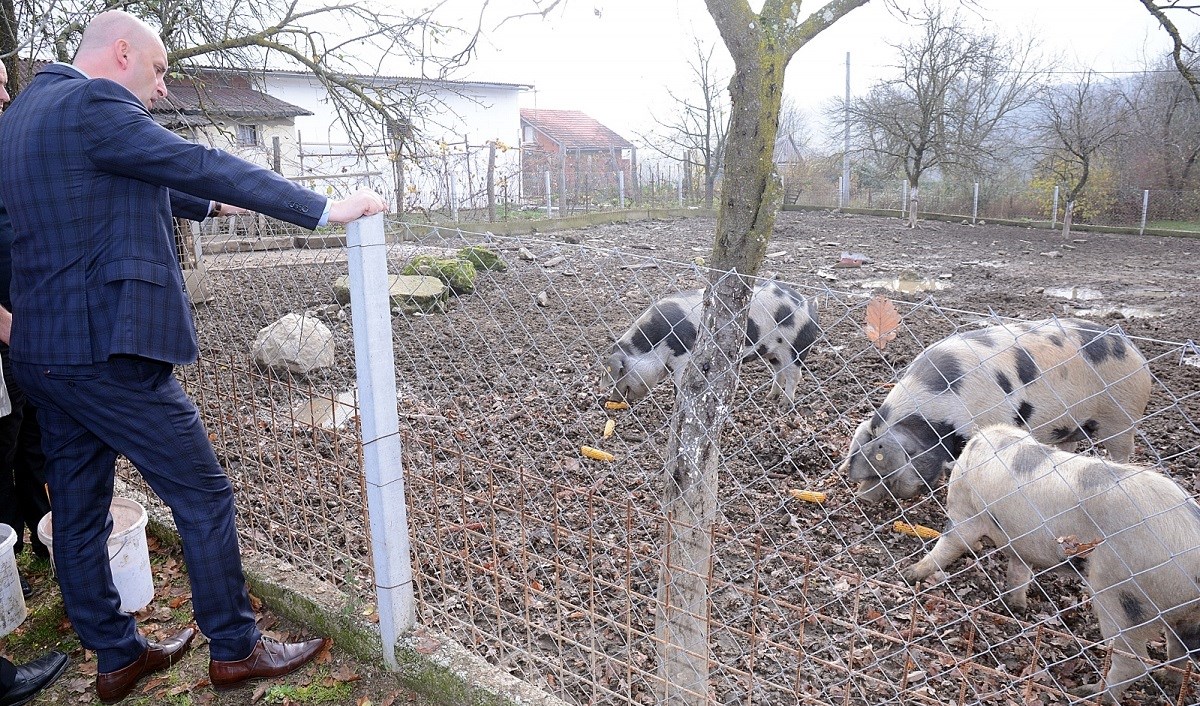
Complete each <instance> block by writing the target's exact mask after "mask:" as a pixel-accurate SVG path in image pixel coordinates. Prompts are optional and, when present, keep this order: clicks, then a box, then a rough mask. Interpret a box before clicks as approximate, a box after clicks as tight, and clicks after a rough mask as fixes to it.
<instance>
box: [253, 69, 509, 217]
mask: <svg viewBox="0 0 1200 706" xmlns="http://www.w3.org/2000/svg"><path fill="white" fill-rule="evenodd" d="M262 80H263V85H262V86H261V87H260V89H259V90H262V91H263V92H265V93H267V94H269V95H271V96H274V97H275V98H278V99H280V100H283V101H286V102H288V103H291V104H293V105H297V106H300V107H302V108H305V109H307V110H310V111H312V113H313V115H311V116H299V117H297V118H296V119H295V133H296V134H295V136H294V138H293V144H294V145H295V148H296V151H295V154H296V163H295V167H296V168H295V171H294V172H292V175H301V174H305V175H315V176H318V177H322V178H320V179H319V181H318V183H319V184H320V186H318V187H317V188H318V190H329V191H330V192H331V193H334V194H337V195H343V194H347V193H351V192H353V191H354V190H356V189H358V188H360V187H369V188H372V189H375V190H377V191H379V192H380V193H382V194H383V195H384V196H385V197H386V198H388V199H389V200H391V201H392V203H396V192H397V187H398V185H400V186H402V188H403V191H404V206H405V210H406V211H407V210H441V211H449V210H451V208H452V203H451V195H453V201H454V203H455V204H456V205H457V208H459V209H466V208H485V207H486V204H487V201H486V181H487V161H488V143H489V142H491V141H494V140H499V141H500V142H502V143H504V145H512V146H515V145H517V144H518V141H519V137H520V132H519V130H520V108H519V106H518V99H519V96H520V90H519V88H517V87H515V86H512V87H503V86H479V85H472V84H439V83H436V82H422V83H419V84H416V85H415V86H414V87H413V91H414V94H415V98H416V100H417V101H418V102H419V103H420V104H421V105H423V106H424V110H423V111H422V113H421V115H418V116H416V117H415V118H414V128H415V131H416V133H417V141H416V143H415V144H414V145H412V146H410V147H409V148H408V149H409V150H411V154H410V153H409V152H406V155H405V158H404V160H403V161H402V163H401V165H400V169H397V165H396V162H395V155H394V153H393V151H392V149H391V145H390V144H388V143H387V141H386V140H385V133H384V129H383V125H382V123H381V124H380V125H379V127H378V129H377V130H376V131H375V132H373V134H371V135H368V136H367V137H366V139H365V143H364V144H362V145H358V146H352V145H351V144H350V140H349V136H348V134H347V132H346V130H345V128H344V127H343V126H342V124H341V122H340V121H339V119H338V116H337V112H336V110H334V108H333V106H332V104H331V102H330V100H329V96H328V94H327V93H326V90H325V88H324V87H323V86H322V85H321V84H320V82H318V81H317V80H316V78H314V77H311V76H303V75H297V74H282V73H275V74H267V75H266V76H265V77H263V79H262ZM451 89H453V90H451ZM464 137H465V138H466V143H465V145H464ZM398 172H399V173H398ZM518 173H519V159H518V157H517V150H515V149H511V150H502V149H501V150H497V154H496V179H497V187H496V188H497V198H498V199H499V198H501V196H500V190H501V185H500V182H501V180H504V179H505V178H506V177H507V178H509V179H511V181H512V182H513V183H514V185H515V184H516V182H517V181H518V180H517V175H518Z"/></svg>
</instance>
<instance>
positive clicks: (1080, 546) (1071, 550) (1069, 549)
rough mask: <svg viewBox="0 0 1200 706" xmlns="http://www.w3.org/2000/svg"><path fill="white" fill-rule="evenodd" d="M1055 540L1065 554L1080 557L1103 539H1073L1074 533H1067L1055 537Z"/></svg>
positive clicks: (1090, 551)
mask: <svg viewBox="0 0 1200 706" xmlns="http://www.w3.org/2000/svg"><path fill="white" fill-rule="evenodd" d="M1055 541H1056V542H1058V543H1059V545H1060V546H1062V548H1063V551H1064V552H1066V554H1067V556H1069V557H1076V558H1080V559H1082V558H1084V557H1086V556H1087V555H1088V554H1091V553H1092V550H1093V549H1095V548H1096V547H1097V545H1099V544H1100V543H1101V542H1103V541H1104V540H1103V539H1093V540H1092V541H1090V542H1080V541H1079V540H1077V539H1075V535H1073V534H1068V535H1067V536H1065V537H1056V538H1055Z"/></svg>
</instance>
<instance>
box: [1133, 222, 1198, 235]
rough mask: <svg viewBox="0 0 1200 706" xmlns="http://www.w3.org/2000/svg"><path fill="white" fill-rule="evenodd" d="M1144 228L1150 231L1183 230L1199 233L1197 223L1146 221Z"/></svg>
mask: <svg viewBox="0 0 1200 706" xmlns="http://www.w3.org/2000/svg"><path fill="white" fill-rule="evenodd" d="M1146 228H1148V229H1151V230H1183V231H1192V232H1197V233H1200V222H1197V221H1146Z"/></svg>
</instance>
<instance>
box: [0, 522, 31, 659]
mask: <svg viewBox="0 0 1200 706" xmlns="http://www.w3.org/2000/svg"><path fill="white" fill-rule="evenodd" d="M16 545H17V531H16V530H14V529H13V528H12V527H9V526H8V525H0V637H3V636H4V635H7V634H9V633H10V632H12V631H13V630H16V629H17V626H18V625H20V624H21V623H23V622H25V616H26V615H28V614H29V611H28V610H27V609H26V608H25V594H24V593H21V576H20V574H18V573H17V557H15V556H13V547H15V546H16Z"/></svg>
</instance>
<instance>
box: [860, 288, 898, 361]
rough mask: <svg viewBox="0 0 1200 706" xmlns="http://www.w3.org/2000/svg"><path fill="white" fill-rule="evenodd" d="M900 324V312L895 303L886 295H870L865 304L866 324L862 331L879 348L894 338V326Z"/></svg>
mask: <svg viewBox="0 0 1200 706" xmlns="http://www.w3.org/2000/svg"><path fill="white" fill-rule="evenodd" d="M899 325H900V312H898V311H896V305H895V304H892V302H891V300H890V299H888V298H887V297H882V296H879V295H876V296H873V297H871V301H870V302H869V303H868V304H867V316H866V326H865V328H864V331H865V332H866V334H867V338H868V339H869V340H870V341H871V343H874V344H875V347H876V348H878V349H879V350H883V349H884V348H886V347H887V344H888V343H889V342H890V341H892V340H894V339H895V338H896V327H898V326H899Z"/></svg>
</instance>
